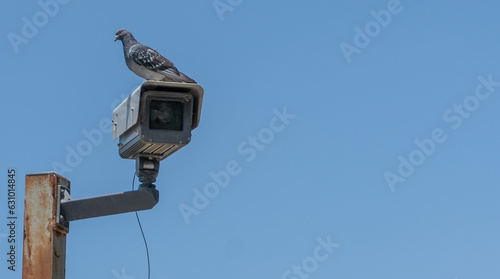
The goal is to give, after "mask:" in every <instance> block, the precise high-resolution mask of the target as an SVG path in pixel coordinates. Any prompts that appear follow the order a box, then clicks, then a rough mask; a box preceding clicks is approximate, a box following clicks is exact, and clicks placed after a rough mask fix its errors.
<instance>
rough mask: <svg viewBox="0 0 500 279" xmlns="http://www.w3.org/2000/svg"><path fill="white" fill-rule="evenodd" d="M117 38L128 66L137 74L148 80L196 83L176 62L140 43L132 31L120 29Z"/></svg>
mask: <svg viewBox="0 0 500 279" xmlns="http://www.w3.org/2000/svg"><path fill="white" fill-rule="evenodd" d="M117 40H120V41H122V43H123V52H124V54H125V62H126V63H127V67H128V68H129V69H130V70H131V71H132V72H134V73H135V74H136V75H138V76H140V77H142V78H144V79H146V80H155V81H173V82H183V83H196V81H194V80H193V79H191V78H190V77H188V76H186V75H185V74H183V73H181V72H179V70H177V68H176V67H175V66H174V63H172V62H170V60H168V59H167V58H165V57H163V56H161V54H159V53H158V52H157V51H156V50H154V49H152V48H150V47H147V46H145V45H142V44H141V43H139V42H138V41H137V40H136V39H135V38H134V36H132V33H130V31H128V30H126V29H120V30H118V31H117V32H116V34H115V42H116V41H117Z"/></svg>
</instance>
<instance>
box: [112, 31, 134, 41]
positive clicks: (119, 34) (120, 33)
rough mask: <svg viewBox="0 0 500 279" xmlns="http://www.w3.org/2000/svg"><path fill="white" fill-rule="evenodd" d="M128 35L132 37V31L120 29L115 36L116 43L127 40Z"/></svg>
mask: <svg viewBox="0 0 500 279" xmlns="http://www.w3.org/2000/svg"><path fill="white" fill-rule="evenodd" d="M127 35H132V34H131V33H130V31H128V30H127V29H120V30H118V31H116V34H115V42H116V41H117V40H120V41H122V40H123V38H125V36H127Z"/></svg>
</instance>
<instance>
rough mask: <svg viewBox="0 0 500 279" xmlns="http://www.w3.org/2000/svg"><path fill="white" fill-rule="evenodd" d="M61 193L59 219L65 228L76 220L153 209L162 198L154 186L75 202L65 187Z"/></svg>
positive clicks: (144, 186)
mask: <svg viewBox="0 0 500 279" xmlns="http://www.w3.org/2000/svg"><path fill="white" fill-rule="evenodd" d="M59 192H60V195H61V198H60V199H59V203H60V215H59V218H58V219H59V222H60V223H62V224H64V226H68V222H70V221H75V220H81V219H87V218H94V217H100V216H107V215H113V214H120V213H127V212H133V211H141V210H147V209H151V208H153V207H154V206H155V205H156V204H157V203H158V200H159V197H160V194H159V192H158V190H156V188H155V186H154V185H152V184H148V185H144V184H143V185H141V186H140V187H139V190H135V191H128V192H122V193H115V194H108V195H104V196H97V197H91V198H82V199H75V200H73V199H71V197H70V196H69V191H67V189H64V187H61V188H60V190H59Z"/></svg>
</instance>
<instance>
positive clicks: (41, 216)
mask: <svg viewBox="0 0 500 279" xmlns="http://www.w3.org/2000/svg"><path fill="white" fill-rule="evenodd" d="M60 186H63V187H65V188H66V189H68V190H69V188H70V182H69V181H68V180H67V179H66V178H64V177H62V176H61V175H59V174H57V173H55V172H49V173H35V174H28V175H26V192H25V201H24V239H23V241H24V246H23V274H22V275H23V277H22V278H23V279H64V277H65V269H66V268H65V266H66V234H67V233H68V232H69V229H68V227H65V226H62V225H60V224H58V223H59V218H60V216H59V215H60V213H59V211H60V209H59V208H58V206H59V200H60Z"/></svg>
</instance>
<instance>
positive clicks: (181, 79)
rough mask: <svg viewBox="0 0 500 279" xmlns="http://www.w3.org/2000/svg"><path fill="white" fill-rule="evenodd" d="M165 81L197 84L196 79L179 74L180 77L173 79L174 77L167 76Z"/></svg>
mask: <svg viewBox="0 0 500 279" xmlns="http://www.w3.org/2000/svg"><path fill="white" fill-rule="evenodd" d="M163 81H175V82H185V83H196V81H194V79H192V78H190V77H188V76H186V75H185V74H183V73H181V72H179V75H178V76H175V77H172V76H165V77H164V78H163Z"/></svg>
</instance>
